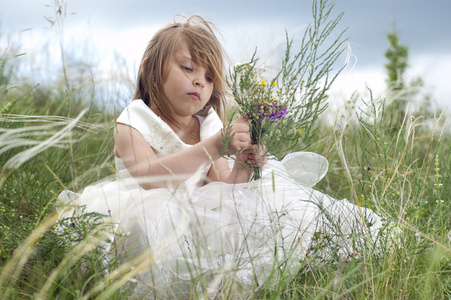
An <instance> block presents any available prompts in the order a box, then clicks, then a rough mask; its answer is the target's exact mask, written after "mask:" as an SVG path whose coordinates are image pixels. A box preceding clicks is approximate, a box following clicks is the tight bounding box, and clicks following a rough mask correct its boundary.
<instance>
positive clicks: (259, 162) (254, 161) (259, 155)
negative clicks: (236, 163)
mask: <svg viewBox="0 0 451 300" xmlns="http://www.w3.org/2000/svg"><path fill="white" fill-rule="evenodd" d="M268 160H269V158H268V150H267V149H266V146H265V145H252V152H250V153H249V154H248V156H247V163H248V164H249V165H250V166H251V167H253V168H257V167H263V166H264V165H266V164H267V163H268Z"/></svg>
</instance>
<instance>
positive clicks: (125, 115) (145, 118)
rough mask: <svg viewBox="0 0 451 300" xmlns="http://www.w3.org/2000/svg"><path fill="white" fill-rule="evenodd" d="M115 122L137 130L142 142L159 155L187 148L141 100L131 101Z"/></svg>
mask: <svg viewBox="0 0 451 300" xmlns="http://www.w3.org/2000/svg"><path fill="white" fill-rule="evenodd" d="M116 122H117V123H121V124H125V125H128V126H130V127H133V128H134V129H136V130H138V131H139V132H140V133H141V134H142V136H143V138H144V140H146V142H147V143H149V145H150V146H151V147H152V148H153V149H154V150H155V151H156V152H157V153H160V154H161V155H168V154H172V153H175V152H178V151H180V150H183V149H185V148H187V147H188V145H186V144H185V143H183V142H182V141H181V140H180V138H179V137H178V136H177V134H175V132H174V131H173V130H172V129H171V127H169V125H167V124H166V123H165V122H164V121H163V120H162V119H161V118H160V117H159V116H157V115H156V114H155V113H154V112H153V111H152V110H151V109H150V108H149V107H148V106H147V105H146V104H145V103H144V102H143V101H142V100H133V101H132V103H130V104H129V105H128V106H127V107H126V108H125V109H124V111H123V112H122V113H121V114H120V115H119V117H118V118H117V120H116Z"/></svg>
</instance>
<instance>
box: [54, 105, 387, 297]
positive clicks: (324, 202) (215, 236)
mask: <svg viewBox="0 0 451 300" xmlns="http://www.w3.org/2000/svg"><path fill="white" fill-rule="evenodd" d="M198 118H199V120H200V122H201V129H200V137H201V140H203V139H206V138H208V137H210V136H212V135H213V134H215V133H216V132H218V131H219V130H220V129H221V128H222V122H221V120H220V119H219V117H218V116H217V114H216V113H215V111H214V110H212V109H211V110H210V111H209V113H208V115H207V116H206V117H198ZM117 122H118V123H123V124H127V125H130V126H131V127H133V128H135V129H136V130H138V131H139V132H140V133H141V134H142V135H143V137H144V139H145V140H146V141H147V142H148V143H149V144H150V146H152V148H153V149H154V150H155V151H156V152H157V155H158V156H166V155H170V154H172V153H175V152H177V151H180V150H182V149H185V148H188V147H190V146H189V145H187V144H184V143H183V142H182V141H181V140H180V138H179V137H178V136H177V135H176V134H175V133H174V132H173V131H172V129H171V128H170V127H169V126H168V125H167V124H166V123H165V122H163V121H162V120H161V119H160V118H159V117H158V116H157V115H155V114H154V113H153V112H152V110H150V109H149V108H148V107H147V106H146V105H145V104H144V102H143V101H141V100H134V101H132V103H131V104H130V105H129V106H128V107H127V108H126V109H125V110H124V111H123V112H122V114H121V115H120V116H119V117H118V119H117ZM187 159H189V158H187ZM116 168H117V179H116V180H114V181H107V182H104V183H99V184H97V185H93V186H90V187H87V188H86V189H85V190H84V191H83V193H82V194H74V193H71V192H69V191H64V192H63V193H61V195H60V198H61V199H63V200H66V201H71V203H72V204H75V205H80V206H83V207H84V211H85V212H86V211H87V212H98V213H101V214H105V215H108V216H109V218H107V220H108V221H111V222H112V223H113V224H115V228H116V231H115V235H116V243H115V245H114V247H115V248H116V250H117V249H119V250H120V251H119V252H120V253H122V256H121V257H122V261H123V262H127V261H131V260H133V259H135V260H139V259H140V258H142V259H143V260H141V263H142V262H144V261H145V262H146V263H148V264H147V265H146V264H144V266H145V267H143V270H142V271H139V272H138V273H139V275H137V276H135V280H136V281H137V282H138V286H139V290H140V291H141V293H145V292H146V290H149V291H151V292H152V293H162V294H164V293H165V292H167V291H169V290H172V291H173V290H174V288H176V289H177V288H180V289H183V286H184V284H185V285H186V283H190V282H191V283H192V282H203V284H205V285H206V286H209V287H210V288H216V289H217V288H218V286H220V285H221V284H230V282H234V283H236V284H239V285H250V284H253V282H255V281H258V282H259V284H261V283H262V282H263V281H265V280H266V279H267V278H268V276H269V275H270V274H271V278H272V279H271V280H272V281H274V282H277V276H278V272H274V270H280V271H281V270H282V269H283V270H285V271H289V272H294V271H295V270H296V268H297V267H298V266H299V265H300V264H302V262H305V261H311V262H313V261H316V262H319V261H321V260H327V259H333V258H334V257H338V258H341V259H347V258H348V257H351V256H355V255H356V254H361V253H362V251H368V249H375V245H378V244H379V241H380V239H381V237H382V236H383V234H382V232H383V228H384V226H385V225H384V222H382V219H381V218H380V217H379V216H378V215H377V214H376V213H374V212H373V211H371V210H369V209H364V208H361V207H358V206H356V205H354V204H351V203H349V202H348V201H347V200H335V199H332V198H331V197H329V196H327V195H325V194H323V193H320V192H319V191H316V190H314V189H312V187H313V186H314V185H315V184H316V183H317V182H318V181H319V180H321V179H322V178H323V177H324V175H325V174H326V172H327V168H328V163H327V160H326V159H325V158H323V157H322V156H320V155H317V154H314V153H309V152H297V153H292V154H289V155H287V156H286V157H285V158H284V159H283V160H282V161H280V162H279V161H276V160H270V162H269V163H268V164H267V165H266V166H265V167H264V168H263V174H262V178H261V179H260V180H257V181H252V182H249V183H241V184H225V183H220V182H213V183H209V184H206V185H204V186H200V183H201V182H204V178H205V176H206V172H207V171H208V169H209V168H210V166H199V169H198V170H197V172H195V173H194V174H188V175H187V179H186V181H185V182H184V184H183V185H181V186H178V187H174V188H167V189H166V188H158V189H152V190H144V189H142V188H141V187H140V186H139V185H138V183H137V180H136V179H134V178H132V176H131V175H130V174H129V172H128V171H127V169H126V168H125V167H124V164H123V162H122V160H121V159H120V158H116ZM148 180H152V178H148ZM68 213H69V214H70V213H73V211H70V212H66V213H65V216H67V215H68ZM365 249H366V250H365ZM373 251H375V250H373ZM117 252H118V251H116V253H117ZM134 263H135V264H136V265H138V264H139V263H136V261H135V262H134ZM280 273H283V272H282V271H281V272H280ZM227 282H229V283H227Z"/></svg>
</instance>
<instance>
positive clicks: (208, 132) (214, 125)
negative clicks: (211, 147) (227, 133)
mask: <svg viewBox="0 0 451 300" xmlns="http://www.w3.org/2000/svg"><path fill="white" fill-rule="evenodd" d="M222 127H223V124H222V121H221V119H220V118H219V116H218V114H217V113H216V111H215V110H214V109H213V108H210V110H209V111H208V114H207V116H206V117H205V119H204V120H203V121H202V124H201V127H200V140H201V141H202V140H204V139H206V138H209V137H211V136H213V135H214V134H216V133H217V132H218V131H220V130H221V129H222Z"/></svg>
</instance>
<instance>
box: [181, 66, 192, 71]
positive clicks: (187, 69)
mask: <svg viewBox="0 0 451 300" xmlns="http://www.w3.org/2000/svg"><path fill="white" fill-rule="evenodd" d="M182 69H183V70H185V71H187V72H192V71H193V69H191V68H190V67H185V66H182Z"/></svg>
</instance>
